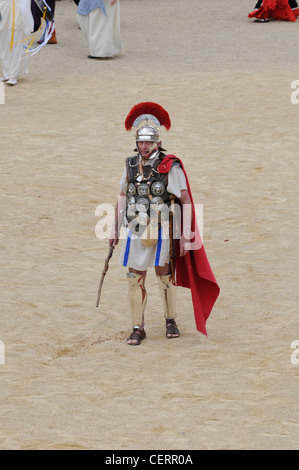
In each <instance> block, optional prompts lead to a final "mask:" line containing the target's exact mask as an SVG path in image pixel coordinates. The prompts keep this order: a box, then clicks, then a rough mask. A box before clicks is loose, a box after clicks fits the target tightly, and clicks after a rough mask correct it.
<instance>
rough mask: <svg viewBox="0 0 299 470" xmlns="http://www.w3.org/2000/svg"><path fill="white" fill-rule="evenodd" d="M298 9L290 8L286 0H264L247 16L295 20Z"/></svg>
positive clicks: (298, 13) (298, 12)
mask: <svg viewBox="0 0 299 470" xmlns="http://www.w3.org/2000/svg"><path fill="white" fill-rule="evenodd" d="M298 15H299V10H298V9H296V10H292V9H291V7H290V5H289V2H288V0H264V1H263V6H262V7H261V8H259V9H258V10H254V11H253V12H252V13H249V15H248V17H249V18H253V17H254V18H258V19H262V18H264V19H268V18H273V19H275V20H284V21H296V19H297V16H298Z"/></svg>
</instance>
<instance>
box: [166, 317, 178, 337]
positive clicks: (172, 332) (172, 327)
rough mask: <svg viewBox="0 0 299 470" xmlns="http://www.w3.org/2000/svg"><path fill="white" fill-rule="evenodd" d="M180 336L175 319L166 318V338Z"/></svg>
mask: <svg viewBox="0 0 299 470" xmlns="http://www.w3.org/2000/svg"><path fill="white" fill-rule="evenodd" d="M179 336H180V330H179V329H178V327H177V324H176V322H175V320H173V319H167V320H166V338H168V339H172V338H178V337H179Z"/></svg>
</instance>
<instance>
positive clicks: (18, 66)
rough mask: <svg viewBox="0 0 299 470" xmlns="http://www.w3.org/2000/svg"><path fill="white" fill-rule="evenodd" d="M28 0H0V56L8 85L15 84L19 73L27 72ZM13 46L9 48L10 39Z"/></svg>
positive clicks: (30, 19) (29, 24) (29, 3)
mask: <svg viewBox="0 0 299 470" xmlns="http://www.w3.org/2000/svg"><path fill="white" fill-rule="evenodd" d="M30 5H31V2H30V0H0V13H1V16H0V57H1V61H2V69H3V77H2V78H1V81H5V82H6V83H7V84H8V85H16V83H17V81H18V75H19V73H28V64H27V57H26V47H28V41H27V40H25V41H23V40H24V39H25V38H27V37H28V36H29V35H30V34H31V33H32V31H33V17H32V14H31V6H30ZM12 39H13V43H14V44H13V47H12V49H11V46H10V45H11V41H12Z"/></svg>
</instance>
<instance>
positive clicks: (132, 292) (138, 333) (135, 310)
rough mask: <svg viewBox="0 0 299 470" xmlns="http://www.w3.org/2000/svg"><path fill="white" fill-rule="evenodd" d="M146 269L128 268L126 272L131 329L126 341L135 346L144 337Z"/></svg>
mask: <svg viewBox="0 0 299 470" xmlns="http://www.w3.org/2000/svg"><path fill="white" fill-rule="evenodd" d="M145 277H146V271H137V270H135V269H132V268H130V269H129V272H128V274H127V279H128V283H129V301H130V309H131V319H132V327H133V331H132V333H131V335H130V337H129V338H128V339H127V343H128V344H130V345H132V346H137V345H138V344H140V342H141V341H142V340H143V339H144V338H145V336H146V334H145V331H144V312H145V307H146V302H147V293H146V289H145Z"/></svg>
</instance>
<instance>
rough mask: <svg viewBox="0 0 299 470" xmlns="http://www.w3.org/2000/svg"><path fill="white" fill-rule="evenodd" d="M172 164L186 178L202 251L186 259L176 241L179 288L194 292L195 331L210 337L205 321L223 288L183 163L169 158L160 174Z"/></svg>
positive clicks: (191, 251) (195, 231) (165, 171)
mask: <svg viewBox="0 0 299 470" xmlns="http://www.w3.org/2000/svg"><path fill="white" fill-rule="evenodd" d="M173 160H178V161H179V162H180V165H181V167H182V170H183V172H184V174H185V177H186V182H187V188H188V192H189V195H190V198H191V202H192V215H193V220H192V227H191V231H192V233H193V234H195V235H194V239H192V240H191V242H193V241H194V240H196V241H197V243H198V245H199V246H200V248H199V249H194V250H190V251H188V252H187V254H186V255H185V256H182V257H181V256H179V240H176V252H177V256H176V284H177V285H178V286H181V287H187V288H189V289H190V290H191V296H192V302H193V308H194V316H195V323H196V328H197V330H198V331H200V332H201V333H203V334H204V335H207V330H206V321H207V319H208V318H209V316H210V313H211V311H212V308H213V306H214V304H215V302H216V300H217V297H218V295H219V292H220V288H219V286H218V284H217V281H216V279H215V276H214V274H213V272H212V269H211V266H210V263H209V261H208V258H207V255H206V252H205V249H204V246H203V244H202V241H201V238H200V233H199V230H198V226H197V221H196V217H195V208H194V202H193V198H192V193H191V189H190V185H189V181H188V177H187V174H186V171H185V169H184V166H183V163H182V162H181V160H180V159H179V158H177V157H176V156H174V155H167V156H166V157H165V158H164V159H163V161H162V162H161V164H160V165H159V167H158V171H159V172H160V173H168V172H169V170H170V168H171V165H172V163H173Z"/></svg>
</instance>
